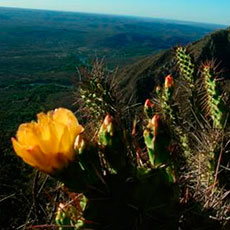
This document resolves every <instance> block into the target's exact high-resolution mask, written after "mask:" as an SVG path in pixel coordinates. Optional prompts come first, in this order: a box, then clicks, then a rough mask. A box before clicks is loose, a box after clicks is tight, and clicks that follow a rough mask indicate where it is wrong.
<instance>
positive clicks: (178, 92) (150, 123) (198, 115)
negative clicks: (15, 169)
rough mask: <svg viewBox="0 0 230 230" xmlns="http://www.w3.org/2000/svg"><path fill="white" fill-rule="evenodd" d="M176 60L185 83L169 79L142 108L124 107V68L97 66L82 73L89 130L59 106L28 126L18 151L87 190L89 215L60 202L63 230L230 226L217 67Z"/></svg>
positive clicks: (179, 53)
mask: <svg viewBox="0 0 230 230" xmlns="http://www.w3.org/2000/svg"><path fill="white" fill-rule="evenodd" d="M176 57H177V60H178V70H179V73H180V77H179V78H178V79H174V78H173V76H172V75H170V74H169V75H167V76H166V77H165V81H164V84H163V85H162V86H158V87H157V88H156V92H154V93H153V94H154V97H153V98H151V99H147V100H146V102H145V105H144V106H141V109H140V108H138V109H137V108H136V105H135V106H133V107H128V106H127V105H124V104H122V103H120V101H119V96H120V95H118V94H117V93H116V90H115V89H116V84H115V83H114V81H113V76H115V75H116V72H114V73H112V72H109V71H107V70H105V69H104V67H103V65H102V63H99V62H96V64H95V65H94V66H93V67H92V69H87V70H83V69H82V70H81V74H82V77H84V79H80V80H81V81H82V84H81V85H80V88H79V93H78V94H77V95H79V97H80V98H81V99H80V102H79V103H81V108H80V110H79V111H78V112H79V114H80V115H81V120H82V121H83V123H86V124H87V122H89V123H90V125H85V128H83V126H82V125H80V124H79V123H78V120H77V118H76V117H75V115H74V114H73V113H72V112H71V111H69V110H67V109H64V108H59V109H56V110H54V111H50V112H48V113H47V114H43V113H42V114H39V115H38V121H37V122H31V123H26V124H22V125H21V126H20V127H19V129H18V132H17V134H16V138H12V142H13V146H14V149H15V152H16V153H17V154H18V155H19V156H20V157H21V158H22V159H23V160H24V161H25V162H26V163H28V164H30V165H31V166H33V167H35V168H37V169H39V170H41V171H43V172H45V173H48V174H49V175H51V176H52V177H54V178H56V179H57V180H59V181H61V182H63V183H64V185H65V186H66V187H67V188H68V189H69V190H70V191H72V192H75V193H78V194H82V195H81V198H82V203H81V212H80V214H79V211H77V210H78V209H77V208H76V207H75V206H74V205H68V206H65V205H63V204H61V205H59V209H58V211H57V216H56V223H57V225H58V226H59V228H60V229H68V227H72V228H74V229H95V230H96V229H100V230H101V229H111V230H112V229H121V230H122V229H124V230H126V229H137V230H142V229H143V230H146V229H178V228H179V227H181V228H182V229H187V226H188V225H189V223H192V222H193V221H194V220H195V219H199V218H201V216H202V218H201V219H202V221H203V222H204V223H205V224H206V225H207V223H211V224H212V223H213V221H211V219H210V218H209V217H210V216H212V217H213V219H215V221H214V222H215V223H217V225H218V224H220V223H226V221H227V219H228V216H229V211H228V210H229V208H228V207H229V204H230V203H229V198H228V195H229V192H228V191H227V190H226V189H225V188H224V186H223V185H224V184H223V183H220V180H219V178H220V177H219V175H220V171H221V168H223V167H225V168H226V170H228V168H227V165H222V158H223V155H224V154H226V152H227V147H226V146H228V145H229V142H228V141H227V140H228V139H229V134H228V132H227V131H226V129H227V126H226V124H227V123H228V122H227V117H228V115H227V113H226V112H225V110H224V109H223V108H224V107H225V104H224V101H223V100H222V96H221V95H220V94H219V91H218V81H217V80H216V79H217V78H216V72H215V68H213V65H211V64H210V63H208V62H207V63H206V64H204V65H202V68H201V69H200V73H199V71H198V69H199V67H197V66H196V65H195V64H193V63H192V58H191V57H190V55H189V54H187V51H186V49H185V48H182V47H178V48H177V49H176ZM197 74H199V75H197ZM195 75H196V76H195ZM181 97H182V100H183V102H182V103H178V101H179V100H178V98H181ZM185 105H186V108H185V107H184V106H185ZM132 110H133V111H134V112H133V111H132ZM135 110H136V116H133V114H135ZM137 111H142V112H137ZM225 147H226V148H225ZM188 210H189V211H188ZM194 212H195V213H196V214H195V215H194V214H193V213H194ZM79 215H80V216H81V217H80V218H79ZM76 217H77V218H76ZM207 226H209V225H207ZM200 227H201V226H200ZM194 229H195V228H194ZM209 229H210V228H209Z"/></svg>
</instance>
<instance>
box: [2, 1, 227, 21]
mask: <svg viewBox="0 0 230 230" xmlns="http://www.w3.org/2000/svg"><path fill="white" fill-rule="evenodd" d="M0 6H9V7H21V8H34V9H51V10H64V11H78V12H94V13H106V14H118V15H134V16H145V17H155V18H168V19H177V20H186V21H195V22H207V23H217V24H225V25H230V13H229V12H230V0H0ZM0 13H1V12H0Z"/></svg>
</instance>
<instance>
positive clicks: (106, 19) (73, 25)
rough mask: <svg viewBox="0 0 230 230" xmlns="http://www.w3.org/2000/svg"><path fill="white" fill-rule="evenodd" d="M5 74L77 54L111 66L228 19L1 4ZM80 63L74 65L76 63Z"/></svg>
mask: <svg viewBox="0 0 230 230" xmlns="http://www.w3.org/2000/svg"><path fill="white" fill-rule="evenodd" d="M0 28H1V29H0V53H1V55H0V76H1V75H4V76H5V74H6V73H7V74H13V75H14V74H18V73H20V74H23V73H26V74H27V75H28V74H33V75H34V73H37V72H44V71H49V70H53V69H55V70H56V69H57V68H60V67H61V65H65V64H67V65H68V62H69V57H70V56H71V57H72V59H71V61H74V59H75V62H76V63H77V62H78V60H77V59H81V60H82V59H93V58H95V57H98V58H104V60H105V61H106V63H107V64H108V65H109V66H110V67H114V66H117V65H125V64H128V63H132V62H133V61H136V60H138V59H139V58H143V56H146V55H150V54H152V53H156V52H158V51H159V50H163V49H168V48H170V47H171V46H174V45H177V44H181V45H186V44H187V43H189V42H192V41H195V40H197V39H199V38H201V37H202V36H204V35H206V34H208V33H210V32H212V31H214V30H216V29H220V28H224V26H223V25H211V24H202V23H191V22H180V21H172V20H160V19H153V18H137V17H128V16H112V15H99V14H87V13H74V12H57V11H45V10H28V9H16V8H2V7H0ZM74 69H75V68H74Z"/></svg>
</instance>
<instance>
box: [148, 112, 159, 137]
mask: <svg viewBox="0 0 230 230" xmlns="http://www.w3.org/2000/svg"><path fill="white" fill-rule="evenodd" d="M159 120H160V116H159V115H158V114H156V115H154V116H153V118H152V119H151V120H149V124H148V126H147V127H148V128H149V129H152V130H153V132H154V136H155V137H156V135H157V130H158V125H159Z"/></svg>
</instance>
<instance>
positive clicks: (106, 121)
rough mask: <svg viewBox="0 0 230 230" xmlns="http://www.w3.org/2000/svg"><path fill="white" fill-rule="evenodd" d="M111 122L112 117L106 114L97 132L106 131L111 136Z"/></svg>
mask: <svg viewBox="0 0 230 230" xmlns="http://www.w3.org/2000/svg"><path fill="white" fill-rule="evenodd" d="M112 123H113V117H112V116H111V115H109V114H107V115H106V117H105V119H104V121H103V124H102V126H101V128H100V131H99V132H108V133H110V135H111V136H112V135H113V128H112Z"/></svg>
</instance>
